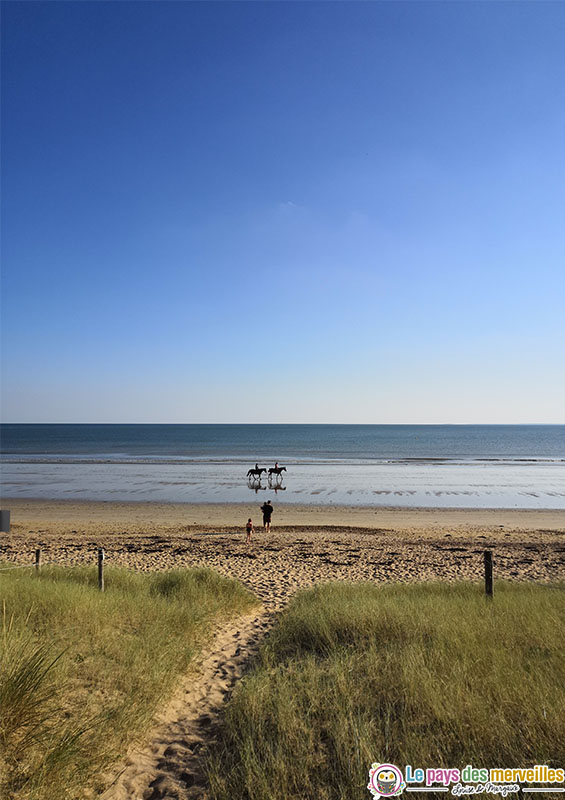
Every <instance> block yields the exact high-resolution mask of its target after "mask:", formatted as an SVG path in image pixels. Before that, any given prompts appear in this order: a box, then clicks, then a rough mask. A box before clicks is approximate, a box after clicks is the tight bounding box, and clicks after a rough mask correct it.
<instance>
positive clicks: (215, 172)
mask: <svg viewBox="0 0 565 800" xmlns="http://www.w3.org/2000/svg"><path fill="white" fill-rule="evenodd" d="M2 14H3V46H2V60H3V63H2V67H3V69H2V80H3V95H2V120H3V122H2V161H3V164H2V172H3V179H2V195H3V205H2V216H3V220H2V222H3V250H2V257H3V258H2V260H3V286H2V288H3V292H2V297H3V313H2V333H3V336H2V344H3V366H2V373H3V382H2V390H3V418H4V420H5V421H12V422H365V423H372V422H373V423H387V422H398V423H402V422H406V423H419V422H421V423H426V422H429V423H436V422H439V423H441V422H445V423H449V422H454V423H456V422H477V423H481V422H483V423H487V422H493V423H494V422H499V423H504V422H508V423H512V422H556V423H557V422H565V313H564V312H565V49H564V45H563V43H564V41H565V3H561V2H548V3H546V2H500V3H499V2H468V3H467V2H457V0H453V2H430V3H428V2H425V0H419V1H418V2H361V3H356V2H330V3H325V2H306V3H301V2H281V3H276V2H275V3H267V2H251V3H242V2H229V3H222V2H208V3H206V2H204V3H199V2H187V3H185V2H70V3H69V2H40V3H35V2H15V3H14V2H7V3H3V4H2Z"/></svg>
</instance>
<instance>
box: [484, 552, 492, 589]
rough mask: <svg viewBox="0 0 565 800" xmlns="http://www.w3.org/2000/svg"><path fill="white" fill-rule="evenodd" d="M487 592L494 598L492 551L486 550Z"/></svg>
mask: <svg viewBox="0 0 565 800" xmlns="http://www.w3.org/2000/svg"><path fill="white" fill-rule="evenodd" d="M485 594H486V596H487V597H488V598H489V599H490V600H492V551H491V550H485Z"/></svg>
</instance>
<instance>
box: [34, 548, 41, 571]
mask: <svg viewBox="0 0 565 800" xmlns="http://www.w3.org/2000/svg"><path fill="white" fill-rule="evenodd" d="M40 567H41V549H40V548H39V547H38V548H37V550H36V551H35V571H36V572H39V568H40Z"/></svg>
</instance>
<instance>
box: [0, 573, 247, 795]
mask: <svg viewBox="0 0 565 800" xmlns="http://www.w3.org/2000/svg"><path fill="white" fill-rule="evenodd" d="M31 573H32V571H30V572H28V571H27V570H13V571H8V572H4V573H2V574H0V613H1V619H0V797H2V798H3V799H5V800H8V799H10V800H12V799H13V800H23V798H25V800H55V799H56V800H61V799H62V798H69V799H70V798H75V797H84V796H85V795H84V789H85V788H86V787H90V789H91V793H93V794H94V793H96V792H98V791H99V790H100V789H101V788H102V782H101V779H100V777H99V776H100V774H101V772H103V770H104V769H107V768H108V766H109V765H110V764H111V763H112V762H113V761H114V760H115V759H116V758H117V757H119V756H120V755H122V754H124V752H125V750H126V749H127V746H128V743H130V742H131V741H132V739H133V738H134V737H135V736H136V735H138V734H139V733H140V732H141V731H143V729H144V728H145V727H146V726H147V725H148V724H149V723H150V721H151V719H152V717H153V716H154V714H155V711H156V709H157V707H158V706H159V705H160V704H161V703H162V702H163V701H164V700H165V699H166V698H167V696H168V695H170V693H171V691H172V689H173V687H174V684H175V681H176V680H177V679H178V677H179V675H180V674H181V673H183V672H184V671H185V670H186V669H187V667H188V665H189V663H190V661H191V659H192V658H193V656H194V654H195V653H196V652H197V651H198V649H199V647H200V646H201V644H202V643H203V641H204V639H205V638H206V636H207V635H208V634H209V633H210V631H211V629H212V626H213V623H214V622H215V621H216V620H217V619H218V618H220V617H228V616H230V615H234V614H237V613H241V612H243V611H245V610H247V609H249V608H250V607H251V606H252V605H254V604H255V603H256V600H255V599H254V598H253V596H252V595H251V594H250V593H249V592H247V591H246V590H245V589H244V588H243V587H242V586H241V584H239V583H237V582H235V581H231V580H229V579H227V578H223V577H221V576H219V575H217V574H216V573H214V572H212V571H210V570H206V569H192V570H184V571H176V572H168V573H135V572H131V571H128V570H124V569H117V568H111V567H108V568H107V569H106V571H105V573H106V575H105V577H106V591H105V592H104V593H101V592H99V591H98V588H97V572H96V569H95V568H91V567H84V568H83V567H75V568H65V567H43V568H42V570H41V572H40V573H39V575H35V574H31Z"/></svg>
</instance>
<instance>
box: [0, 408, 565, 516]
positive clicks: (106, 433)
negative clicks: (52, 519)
mask: <svg viewBox="0 0 565 800" xmlns="http://www.w3.org/2000/svg"><path fill="white" fill-rule="evenodd" d="M1 449H2V457H1V467H2V481H1V483H2V495H3V497H4V498H12V497H14V498H15V497H20V498H32V497H35V498H44V499H83V500H116V501H127V500H145V501H148V500H152V501H160V502H200V503H207V502H247V501H249V500H251V499H252V498H253V495H257V496H260V498H261V499H263V498H265V497H267V496H269V497H271V498H272V499H274V498H275V496H276V500H277V502H286V503H288V502H291V503H292V502H294V503H304V504H319V505H330V504H336V505H363V506H413V507H414V506H415V507H475V508H553V509H555V508H559V509H563V508H565V425H86V424H85V425H20V424H6V425H3V426H2V427H1ZM275 461H278V463H279V464H280V465H284V466H286V468H287V469H286V471H285V472H284V473H283V474H282V480H280V481H277V480H275V479H272V480H270V481H269V480H268V478H266V477H265V476H263V477H262V479H261V480H260V481H256V480H248V479H247V471H248V469H249V468H250V467H252V466H254V465H255V462H258V463H259V466H261V467H271V466H273V464H274V462H275Z"/></svg>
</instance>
